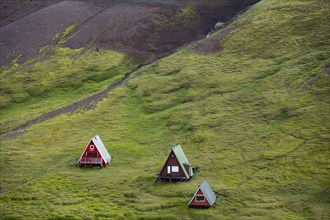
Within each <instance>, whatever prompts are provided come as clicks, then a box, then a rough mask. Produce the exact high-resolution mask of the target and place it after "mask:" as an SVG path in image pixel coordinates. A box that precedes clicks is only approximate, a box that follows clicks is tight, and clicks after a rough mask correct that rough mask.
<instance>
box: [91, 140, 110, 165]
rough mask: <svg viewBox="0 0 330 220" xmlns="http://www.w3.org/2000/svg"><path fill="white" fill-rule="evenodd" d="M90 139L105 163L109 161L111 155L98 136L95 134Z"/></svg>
mask: <svg viewBox="0 0 330 220" xmlns="http://www.w3.org/2000/svg"><path fill="white" fill-rule="evenodd" d="M92 141H93V142H94V144H95V146H96V147H97V149H98V151H99V152H100V154H101V156H102V158H103V159H104V160H105V161H106V163H110V161H111V156H110V154H109V152H108V150H107V149H106V148H105V146H104V144H103V142H102V140H101V138H100V136H99V135H95V136H94V137H93V138H92Z"/></svg>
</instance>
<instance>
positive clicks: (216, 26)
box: [214, 22, 225, 30]
mask: <svg viewBox="0 0 330 220" xmlns="http://www.w3.org/2000/svg"><path fill="white" fill-rule="evenodd" d="M224 26H225V23H223V22H217V23H216V24H215V25H214V29H215V30H219V29H221V28H223V27H224Z"/></svg>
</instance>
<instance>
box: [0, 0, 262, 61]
mask: <svg viewBox="0 0 330 220" xmlns="http://www.w3.org/2000/svg"><path fill="white" fill-rule="evenodd" d="M255 2H257V0H243V1H242V0H241V1H238V0H235V1H229V0H221V1H214V2H203V1H174V0H170V1H118V0H106V1H105V0H93V1H87V0H78V1H64V0H62V1H61V0H47V1H22V0H21V1H19V0H18V1H15V2H14V3H13V2H11V1H9V2H7V1H5V2H3V3H1V5H0V7H1V6H2V8H4V7H5V6H7V8H8V9H7V10H1V17H2V18H3V19H2V20H3V22H2V23H3V24H2V27H0V35H1V38H0V40H1V50H2V52H1V54H0V55H1V57H0V66H8V65H10V63H11V62H12V61H14V60H15V61H16V62H18V63H24V62H25V61H26V60H29V59H31V58H33V57H34V56H36V55H37V54H38V51H39V50H40V49H42V48H43V47H45V46H49V45H53V44H55V45H56V43H61V45H63V46H64V47H69V48H71V49H79V48H82V47H84V48H88V49H94V50H95V49H97V50H98V49H112V50H117V51H120V52H123V53H125V54H127V55H130V56H132V57H134V59H136V60H137V61H144V60H148V59H150V58H153V57H155V55H156V56H157V55H159V54H162V53H164V52H168V51H171V50H172V49H174V48H177V47H179V46H182V45H183V44H185V43H187V42H191V41H193V40H197V39H200V38H201V37H202V36H203V35H205V34H206V33H207V32H208V31H210V30H211V29H212V27H213V26H214V24H215V23H216V22H217V21H228V20H229V19H230V18H232V17H233V16H235V14H236V13H238V12H240V11H241V10H243V9H244V8H246V7H247V6H249V5H251V4H253V3H255ZM15 3H16V4H15ZM12 5H14V6H16V7H17V8H16V9H12V10H9V8H12V7H13V6H12ZM37 9H39V10H37ZM18 18H20V19H18ZM67 27H72V28H71V33H67V34H68V35H67V36H66V37H67V39H66V40H67V41H66V42H58V41H57V39H56V38H54V36H55V35H56V34H59V33H61V32H63V31H64V30H65V29H66V28H67Z"/></svg>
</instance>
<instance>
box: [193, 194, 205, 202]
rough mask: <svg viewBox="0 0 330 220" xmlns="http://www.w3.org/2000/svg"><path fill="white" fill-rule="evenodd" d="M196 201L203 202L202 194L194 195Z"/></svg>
mask: <svg viewBox="0 0 330 220" xmlns="http://www.w3.org/2000/svg"><path fill="white" fill-rule="evenodd" d="M195 200H196V202H205V196H204V195H201V194H199V195H196V197H195Z"/></svg>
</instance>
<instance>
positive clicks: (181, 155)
mask: <svg viewBox="0 0 330 220" xmlns="http://www.w3.org/2000/svg"><path fill="white" fill-rule="evenodd" d="M172 150H173V152H174V154H175V156H176V158H177V159H178V161H179V163H180V165H181V168H182V170H183V172H184V174H185V176H186V177H187V178H188V179H189V178H190V175H189V174H188V173H187V171H186V169H185V168H184V164H186V165H189V166H191V164H190V163H189V161H188V159H187V157H186V155H185V153H184V152H183V150H182V147H181V145H174V146H173V148H172Z"/></svg>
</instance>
